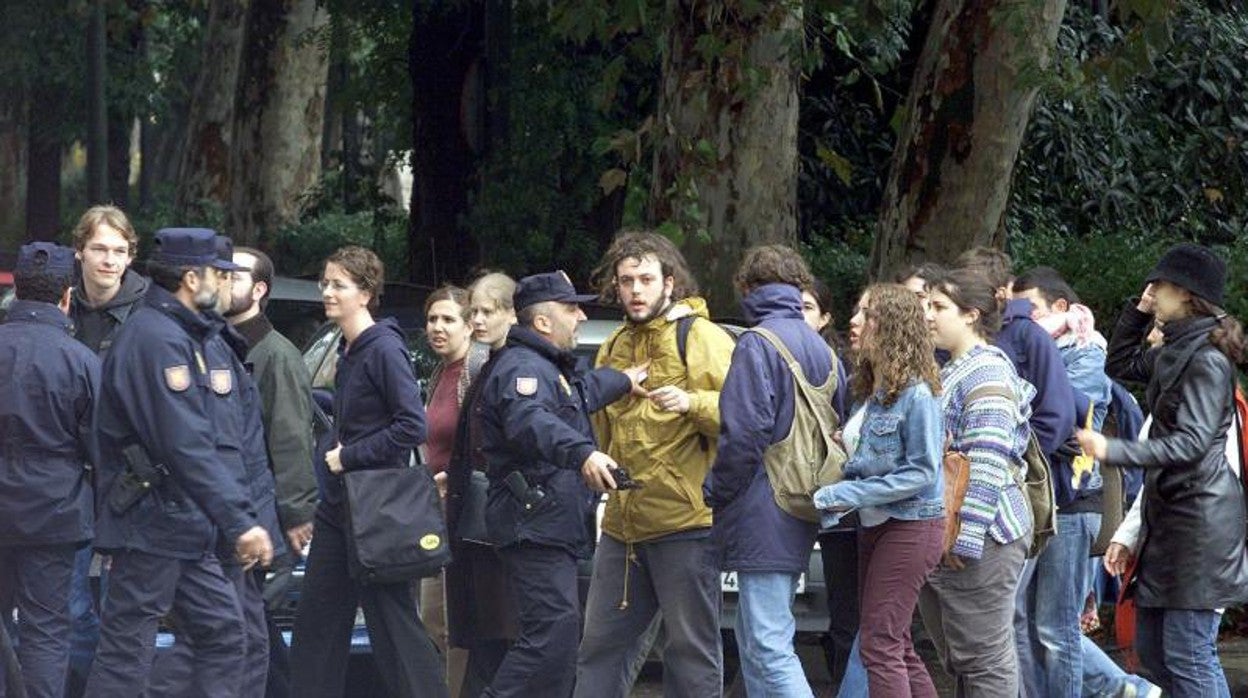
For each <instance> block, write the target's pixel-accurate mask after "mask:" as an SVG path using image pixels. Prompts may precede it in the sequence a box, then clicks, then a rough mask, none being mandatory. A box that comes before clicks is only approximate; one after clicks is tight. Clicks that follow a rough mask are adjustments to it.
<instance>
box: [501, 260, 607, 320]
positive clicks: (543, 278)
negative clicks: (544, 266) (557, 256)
mask: <svg viewBox="0 0 1248 698" xmlns="http://www.w3.org/2000/svg"><path fill="white" fill-rule="evenodd" d="M597 297H598V296H596V295H594V294H592V293H586V294H578V293H577V292H576V287H575V286H573V285H572V280H571V279H569V278H568V275H567V274H566V273H564V272H563V270H562V269H561V270H559V271H552V272H547V273H545V274H534V275H532V276H526V277H524V278H523V279H520V282H519V283H517V284H516V293H515V295H514V296H512V301H513V305H514V306H515V308H516V310H523V309H525V308H527V307H529V306H530V305H535V304H537V303H545V302H547V301H557V302H559V303H588V302H589V301H592V300H594V299H596V298H597Z"/></svg>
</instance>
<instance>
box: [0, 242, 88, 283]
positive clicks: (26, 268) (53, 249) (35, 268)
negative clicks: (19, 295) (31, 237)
mask: <svg viewBox="0 0 1248 698" xmlns="http://www.w3.org/2000/svg"><path fill="white" fill-rule="evenodd" d="M13 272H14V273H15V274H22V275H26V274H47V275H49V276H72V275H73V273H74V251H73V250H72V249H70V248H68V247H64V246H62V245H58V244H56V243H54V242H31V243H27V244H25V245H22V248H21V249H20V250H18V253H17V266H16V267H14V268H13Z"/></svg>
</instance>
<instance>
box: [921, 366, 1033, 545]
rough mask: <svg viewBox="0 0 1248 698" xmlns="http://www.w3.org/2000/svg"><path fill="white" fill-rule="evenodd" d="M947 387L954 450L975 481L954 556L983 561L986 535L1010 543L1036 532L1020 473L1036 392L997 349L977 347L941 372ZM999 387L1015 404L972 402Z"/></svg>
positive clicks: (948, 421) (945, 398)
mask: <svg viewBox="0 0 1248 698" xmlns="http://www.w3.org/2000/svg"><path fill="white" fill-rule="evenodd" d="M940 382H941V384H942V385H943V386H944V387H945V392H944V394H943V395H942V396H941V405H942V407H943V409H944V413H945V429H946V430H948V432H949V434H951V435H952V443H951V446H950V448H951V449H952V450H955V451H959V452H962V453H965V454H966V456H967V458H968V459H969V460H970V463H971V472H970V482H969V485H968V487H967V489H966V499H964V500H963V503H962V512H961V518H962V529H961V532H960V533H959V534H958V539H957V541H956V542H955V543H954V546H953V550H952V552H954V553H956V554H957V555H959V556H961V557H964V558H968V559H973V560H978V559H979V558H980V557H982V556H983V553H984V542H985V540H986V536H988V535H991V536H992V538H993V540H995V541H997V542H998V543H1001V544H1003V545H1004V544H1006V543H1011V542H1013V541H1016V540H1018V539H1019V538H1022V537H1023V536H1025V535H1027V532H1028V531H1030V530H1031V515H1030V511H1029V510H1028V508H1027V503H1026V501H1024V499H1023V494H1022V491H1021V490H1020V489H1019V487H1018V484H1017V481H1016V480H1015V473H1016V472H1019V471H1020V470H1021V468H1022V465H1023V460H1022V456H1023V453H1024V451H1026V449H1027V439H1028V437H1029V431H1030V427H1029V426H1028V424H1027V413H1028V412H1030V410H1031V407H1030V405H1031V398H1032V396H1033V395H1034V394H1035V388H1034V387H1032V385H1031V384H1030V383H1028V382H1027V381H1025V380H1023V379H1022V378H1019V377H1018V374H1017V372H1015V370H1014V365H1013V364H1011V363H1010V360H1009V359H1008V358H1007V357H1006V355H1005V354H1004V353H1003V352H1002V351H1001V350H1000V349H998V348H996V347H994V346H987V345H985V346H977V347H974V348H972V349H971V350H970V351H968V352H967V353H966V354H964V355H963V356H961V357H959V358H957V359H954V360H952V361H950V362H948V363H947V364H945V366H944V368H942V369H941V371H940ZM984 387H994V388H998V389H1004V390H1007V391H1011V392H1013V393H1014V394H1015V395H1017V396H1018V399H1017V400H1016V401H1013V402H1011V401H1010V400H1008V399H1006V398H1005V397H997V396H992V395H987V396H981V397H977V398H976V399H975V400H974V401H973V402H971V403H969V404H968V403H967V402H966V399H967V396H968V395H970V394H971V393H972V392H974V391H975V390H976V389H977V388H984Z"/></svg>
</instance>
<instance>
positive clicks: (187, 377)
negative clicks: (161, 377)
mask: <svg viewBox="0 0 1248 698" xmlns="http://www.w3.org/2000/svg"><path fill="white" fill-rule="evenodd" d="M165 385H167V386H169V389H170V390H172V391H173V392H175V393H180V392H182V391H184V390H186V389H187V388H189V387H191V367H190V366H187V365H186V364H178V365H177V366H169V367H167V368H166V369H165Z"/></svg>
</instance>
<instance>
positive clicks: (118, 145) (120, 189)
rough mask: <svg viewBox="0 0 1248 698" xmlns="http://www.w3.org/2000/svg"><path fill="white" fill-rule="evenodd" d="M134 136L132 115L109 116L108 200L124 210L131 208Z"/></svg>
mask: <svg viewBox="0 0 1248 698" xmlns="http://www.w3.org/2000/svg"><path fill="white" fill-rule="evenodd" d="M133 135H134V116H133V115H132V114H123V113H120V112H113V113H111V114H109V116H108V200H109V201H111V202H112V203H113V205H115V206H118V207H120V208H121V209H122V210H126V209H129V208H130V146H131V144H130V140H131V137H132V136H133Z"/></svg>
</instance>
